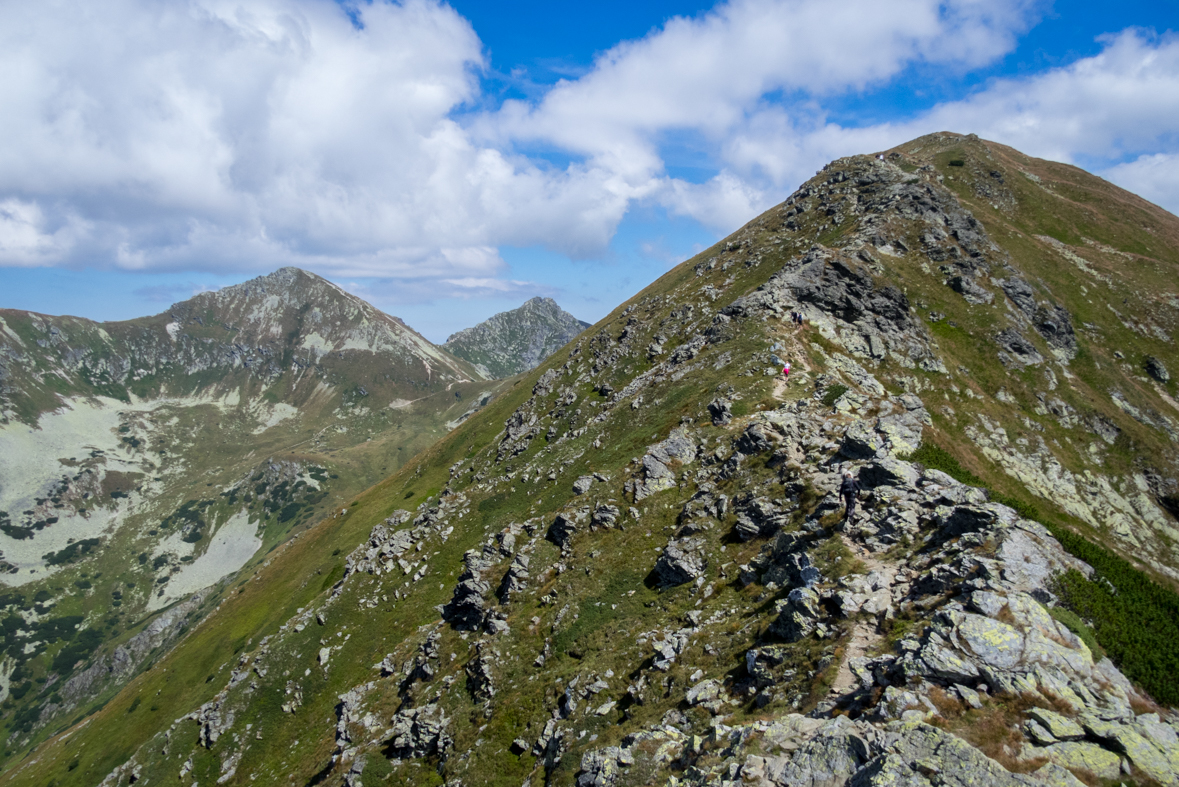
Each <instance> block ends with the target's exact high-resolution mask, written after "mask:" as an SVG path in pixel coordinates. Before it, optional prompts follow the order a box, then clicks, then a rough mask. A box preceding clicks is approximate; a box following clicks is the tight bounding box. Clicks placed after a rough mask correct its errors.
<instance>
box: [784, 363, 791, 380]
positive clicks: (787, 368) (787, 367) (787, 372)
mask: <svg viewBox="0 0 1179 787" xmlns="http://www.w3.org/2000/svg"><path fill="white" fill-rule="evenodd" d="M782 377H783V378H784V379H786V380H789V379H790V361H787V362H786V365H785V366H783V367H782Z"/></svg>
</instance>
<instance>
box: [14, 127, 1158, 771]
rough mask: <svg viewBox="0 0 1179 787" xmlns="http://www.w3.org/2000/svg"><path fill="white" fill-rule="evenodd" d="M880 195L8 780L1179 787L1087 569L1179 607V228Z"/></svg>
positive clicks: (558, 387)
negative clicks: (1169, 363) (1104, 786)
mask: <svg viewBox="0 0 1179 787" xmlns="http://www.w3.org/2000/svg"><path fill="white" fill-rule="evenodd" d="M879 155H881V156H883V158H877V157H876V156H875V155H873V156H854V157H848V158H845V159H840V160H837V161H835V162H832V163H831V164H830V165H828V166H827V167H825V168H824V169H823V170H821V171H820V172H819V173H818V174H817V175H816V176H815V177H814V178H812V179H811V180H810V181H808V182H807V183H805V184H803V185H802V186H801V187H800V188H799V190H798V191H796V192H795V193H794V194H793V195H791V197H790V198H789V199H788V200H787V201H786V202H784V203H783V204H782V205H779V206H776V207H775V208H772V209H771V210H769V211H767V212H766V213H764V214H762V215H761V216H759V217H757V218H755V219H754V220H753V221H751V222H750V223H749V224H747V225H746V226H745V227H743V228H742V229H741V230H739V231H738V232H736V233H734V234H733V235H732V236H730V237H729V238H726V239H725V240H724V241H722V242H721V243H719V244H717V245H716V246H714V247H712V248H710V249H708V250H705V251H704V252H702V253H701V254H700V255H697V256H696V257H694V258H693V259H692V260H689V261H687V262H685V263H684V264H682V265H680V266H677V267H676V268H675V269H673V270H672V271H670V272H668V273H667V274H666V275H664V276H663V277H661V278H660V279H659V280H658V281H656V282H654V283H653V284H652V285H650V286H649V287H648V288H646V289H645V290H644V291H643V292H641V293H639V294H638V295H636V296H635V297H634V298H632V299H630V301H628V302H627V303H626V304H623V305H620V306H619V307H618V308H617V309H615V310H614V311H613V312H612V313H611V314H610V315H608V316H607V317H606V318H604V319H603V320H601V321H600V322H599V323H598V324H597V325H596V326H594V329H592V330H590V331H587V332H585V333H583V334H582V335H581V336H580V338H579V339H578V341H577V342H576V343H575V344H573V345H570V346H567V347H566V349H565V350H563V351H561V352H559V353H557V354H556V355H554V356H552V357H550V358H549V359H548V360H546V361H545V362H544V363H542V364H541V365H540V366H539V367H538V368H536V369H534V370H532V371H531V372H529V373H527V374H525V375H522V376H521V378H520V379H519V380H517V381H515V383H514V384H512V385H509V386H508V387H507V389H506V390H505V392H504V393H503V394H502V395H501V396H499V397H497V398H495V399H493V400H491V401H490V402H489V403H488V405H487V407H486V408H485V409H484V410H482V411H481V412H479V413H476V414H474V415H472V416H471V417H470V418H469V419H467V421H466V423H464V424H463V425H462V426H461V427H460V428H458V429H456V430H455V431H453V432H451V433H450V434H448V435H447V436H446V437H444V438H443V439H442V440H440V441H439V442H438V443H436V444H435V445H433V446H431V447H430V448H429V449H428V450H426V451H425V452H423V453H422V454H421V455H420V456H419V457H417V458H416V459H415V460H414V461H413V462H411V463H409V464H408V465H407V466H406V467H405V468H404V469H402V470H401V471H399V472H398V473H395V474H394V475H392V476H390V477H388V478H387V479H385V480H384V481H382V482H381V483H380V484H378V485H377V486H375V487H373V488H371V489H370V490H368V491H367V492H365V493H363V494H360V495H357V496H356V498H355V499H354V501H353V502H352V504H350V505H349V506H348V507H347V510H346V511H337V512H336V516H334V517H332V518H331V519H330V520H325V522H324V523H323V524H321V525H320V526H318V527H313V528H310V529H308V530H307V531H305V532H304V533H302V534H301V535H300V537H299V538H298V539H296V540H293V541H291V542H290V543H288V544H286V545H285V546H284V547H283V548H282V549H281V550H279V551H277V552H276V554H275V555H274V557H273V563H272V564H271V565H270V566H269V567H267V568H265V569H263V570H262V571H260V572H259V573H258V574H257V575H256V577H255V578H254V579H253V580H251V581H250V582H248V583H246V584H245V585H243V586H242V587H241V588H240V589H239V592H238V593H236V594H234V595H233V596H231V597H230V598H228V599H227V600H226V602H225V606H224V608H223V609H222V610H221V612H220V613H218V614H213V615H210V616H208V617H207V618H206V619H205V622H204V623H203V624H202V626H201V627H200V628H199V629H198V630H197V631H194V632H193V633H192V634H191V635H190V636H189V638H188V639H187V640H186V642H185V643H184V644H183V645H182V646H181V648H180V649H178V650H177V651H174V652H173V653H172V654H170V655H169V656H166V657H164V658H162V659H161V660H160V662H159V663H158V664H157V666H156V667H155V668H154V669H152V670H150V671H147V672H144V673H143V674H142V675H140V676H139V677H138V678H137V679H136V681H134V682H133V683H132V684H131V685H129V686H128V688H127V689H126V690H125V691H124V692H123V693H122V694H120V695H119V696H118V697H116V698H114V699H113V700H112V701H111V702H110V703H108V704H107V705H106V706H105V707H103V708H101V709H98V710H96V711H95V712H94V716H93V717H92V719H91V721H90V722H89V723H88V724H86V725H85V726H83V727H79V728H75V729H73V730H71V731H70V732H69V733H68V734H69V741H70V745H71V746H73V747H79V746H81V744H83V743H85V744H90V746H88V747H87V748H86V749H81V748H73V749H72V752H77V753H76V754H75V753H67V751H68V750H67V749H66V748H65V746H66V744H65V740H64V738H57V739H55V740H53V741H51V742H50V743H49V744H47V745H44V746H42V747H40V748H39V749H38V750H37V751H36V752H35V753H34V754H33V755H32V756H31V757H29V759H28V760H26V762H25V764H24V765H22V766H12V767H11V768H10V769H9V770H7V771H6V775H7V776H9V777H10V778H11V780H12V781H13V783H14V784H25V783H30V784H31V783H35V782H34V780H37V781H38V782H39V781H43V780H44V779H46V778H54V779H57V780H59V783H60V784H70V783H79V784H81V783H94V782H95V781H98V780H104V784H108V785H115V784H119V785H122V784H128V783H131V782H132V781H140V780H145V779H147V780H150V779H152V778H160V779H164V778H169V779H170V778H175V776H174V774H177V773H179V774H180V775H181V777H182V778H186V779H187V778H192V779H194V780H199V781H201V782H207V781H208V780H210V779H211V780H214V781H218V780H219V781H221V782H222V783H228V784H233V783H243V784H245V783H250V782H252V781H254V780H256V779H260V780H262V781H263V782H267V781H270V782H274V781H279V780H288V779H290V778H292V777H293V778H295V779H296V780H297V781H306V782H308V783H317V784H348V785H356V784H358V783H360V782H362V781H365V780H367V781H369V782H370V783H373V782H376V781H382V780H385V781H391V782H394V783H415V784H422V783H435V784H470V785H475V784H512V785H516V784H521V783H531V784H539V783H540V782H541V781H544V782H545V783H546V784H578V785H579V787H590V785H603V786H605V785H620V784H626V783H646V782H648V781H651V780H659V781H668V782H670V780H671V779H672V778H674V779H675V780H676V783H681V784H721V785H737V784H756V785H784V784H798V783H819V782H821V783H823V784H832V785H843V784H849V783H850V784H852V785H856V787H864V786H865V785H881V786H883V785H885V784H895V783H905V784H913V785H922V786H924V785H933V784H952V785H953V784H970V783H979V782H980V781H981V782H983V783H988V784H996V785H1004V787H1006V786H1007V785H1010V787H1017V786H1019V787H1039V786H1040V785H1053V784H1055V785H1063V784H1069V785H1075V784H1077V783H1078V780H1079V779H1084V780H1087V782H1088V783H1090V784H1094V783H1099V782H1100V781H1101V780H1124V781H1128V782H1134V783H1138V784H1151V783H1160V784H1176V783H1179V764H1176V763H1174V762H1173V752H1174V751H1176V750H1179V749H1177V748H1176V745H1175V744H1176V743H1177V742H1179V737H1177V735H1179V717H1177V716H1176V714H1175V712H1174V711H1173V710H1172V709H1168V708H1167V707H1163V706H1160V705H1158V704H1157V703H1156V702H1155V700H1156V699H1160V698H1167V697H1172V696H1174V695H1173V694H1171V693H1170V692H1171V691H1172V685H1173V676H1174V674H1175V673H1174V670H1173V669H1169V668H1168V667H1166V666H1163V667H1162V668H1161V669H1158V668H1157V666H1153V665H1166V664H1169V663H1170V662H1166V661H1158V660H1157V659H1164V660H1165V659H1166V658H1170V657H1168V656H1167V650H1166V648H1155V650H1149V649H1148V650H1146V651H1143V648H1149V647H1155V644H1157V641H1156V642H1155V644H1150V643H1147V644H1146V645H1144V644H1143V640H1133V637H1131V638H1130V639H1127V638H1126V637H1125V636H1123V634H1121V633H1119V631H1117V630H1116V629H1117V626H1114V627H1113V628H1111V626H1110V625H1109V624H1120V626H1121V628H1123V629H1135V628H1138V629H1141V626H1139V625H1138V621H1140V620H1147V619H1151V620H1157V618H1149V617H1147V616H1139V615H1137V613H1136V612H1134V610H1138V609H1153V608H1150V607H1149V604H1150V603H1152V602H1143V601H1142V596H1141V595H1140V594H1139V593H1138V592H1137V591H1134V590H1132V588H1134V587H1138V586H1139V585H1135V583H1143V582H1145V583H1146V585H1149V581H1148V580H1145V578H1144V575H1138V574H1133V573H1130V574H1126V573H1125V572H1123V573H1121V574H1119V573H1118V572H1117V571H1116V570H1114V569H1111V568H1109V566H1114V565H1117V563H1116V560H1114V559H1112V558H1111V557H1109V552H1108V551H1103V550H1102V548H1101V547H1097V546H1095V545H1094V544H1092V543H1090V545H1089V546H1087V547H1086V546H1084V544H1086V543H1089V542H1087V541H1085V538H1087V539H1090V541H1092V542H1096V543H1100V544H1104V545H1106V546H1107V547H1109V548H1111V549H1114V550H1116V551H1118V552H1120V553H1121V554H1122V555H1124V556H1126V557H1128V558H1130V559H1132V560H1134V561H1137V563H1138V565H1140V566H1142V567H1143V568H1145V569H1147V570H1148V571H1150V572H1151V573H1152V574H1154V576H1155V577H1156V578H1157V579H1158V580H1160V581H1161V582H1163V583H1168V582H1172V581H1173V578H1174V576H1175V574H1174V566H1175V565H1176V553H1175V541H1174V537H1173V536H1172V535H1170V533H1171V531H1172V530H1173V529H1174V527H1175V520H1174V516H1173V513H1170V512H1169V511H1168V509H1167V508H1166V506H1165V505H1163V503H1164V502H1165V500H1166V498H1167V496H1168V495H1169V494H1172V492H1170V491H1169V490H1171V489H1172V486H1173V484H1174V477H1175V475H1176V453H1175V444H1176V441H1175V439H1174V438H1173V437H1172V435H1171V429H1172V428H1173V427H1174V415H1171V414H1170V411H1171V410H1179V407H1176V406H1175V405H1173V401H1174V399H1175V396H1174V385H1175V382H1174V380H1173V379H1170V378H1169V375H1164V374H1161V373H1158V371H1157V367H1154V366H1152V365H1151V364H1150V362H1149V361H1148V360H1147V359H1148V358H1154V359H1155V361H1159V360H1160V359H1163V361H1165V360H1166V359H1169V358H1170V357H1173V353H1168V348H1169V346H1170V345H1171V344H1172V343H1173V341H1174V331H1175V327H1176V320H1177V318H1179V298H1176V294H1175V291H1174V281H1175V280H1176V278H1175V276H1174V273H1175V272H1176V269H1177V268H1179V259H1177V258H1176V254H1175V251H1174V248H1173V247H1171V246H1168V245H1167V244H1160V243H1159V241H1158V240H1157V239H1158V238H1160V237H1162V238H1166V237H1170V236H1172V235H1173V234H1174V233H1175V232H1176V231H1177V230H1179V220H1177V219H1175V218H1174V217H1171V216H1169V215H1168V214H1159V213H1157V212H1154V211H1152V210H1150V209H1149V208H1146V207H1144V206H1142V205H1140V204H1134V202H1133V201H1132V200H1128V201H1127V200H1123V201H1122V202H1120V203H1118V202H1114V203H1109V202H1108V201H1107V202H1104V203H1103V202H1102V197H1101V195H1102V193H1103V192H1105V191H1108V190H1110V189H1112V187H1110V186H1109V185H1108V184H1104V183H1103V182H1101V181H1100V180H1099V179H1097V178H1093V177H1092V176H1088V175H1084V173H1080V172H1079V171H1077V170H1074V169H1073V168H1067V167H1064V166H1063V165H1055V164H1052V163H1051V162H1043V161H1039V160H1034V159H1030V158H1028V157H1026V156H1023V155H1022V154H1018V153H1017V152H1014V151H1011V150H1010V149H1005V148H1002V147H1001V146H997V145H994V144H992V143H986V142H983V141H981V140H979V139H978V138H977V137H973V136H971V135H967V136H962V135H957V134H949V133H941V134H934V135H929V136H927V137H923V138H921V139H918V140H914V141H912V142H909V143H906V144H904V145H901V146H898V147H897V148H895V149H893V150H891V151H886V152H884V153H883V154H879ZM1109 193H1112V194H1114V195H1115V196H1116V194H1117V192H1116V191H1110V192H1109ZM1095 204H1096V205H1101V206H1102V210H1098V209H1096V208H1094V207H1092V206H1093V205H1095ZM1119 205H1120V206H1121V207H1119ZM1144 214H1145V215H1144ZM1144 225H1145V226H1146V227H1148V228H1149V231H1147V232H1145V233H1144V234H1143V233H1141V232H1140V231H1139V229H1136V228H1141V227H1142V226H1144ZM1159 245H1161V246H1162V248H1158V246H1159ZM1131 297H1133V298H1134V299H1135V304H1136V306H1135V309H1134V310H1133V313H1130V310H1129V309H1121V310H1119V309H1118V308H1117V306H1116V304H1117V303H1118V302H1119V301H1121V300H1125V301H1126V302H1127V303H1128V302H1129V300H1130V298H1131ZM791 313H800V314H802V315H803V318H804V324H803V325H802V326H798V325H796V324H795V323H794V322H792V321H791V320H790V319H789V316H790V314H791ZM1066 326H1067V327H1068V328H1069V329H1070V330H1066V329H1065V328H1066ZM783 360H790V361H791V362H792V365H793V367H794V370H793V371H792V372H791V377H790V379H789V380H783V379H782V376H781V362H782V361H783ZM1163 365H1164V366H1165V363H1164V364H1163ZM1150 368H1155V372H1154V373H1152V372H1150V371H1149V369H1150ZM1162 377H1167V379H1166V380H1161V379H1159V378H1162ZM845 472H847V473H851V474H852V475H853V477H855V478H857V479H858V481H859V483H860V484H861V486H862V487H863V488H864V493H863V500H862V501H861V502H862V507H861V511H860V513H859V514H858V515H857V516H856V517H855V518H852V519H847V518H845V517H844V516H843V506H844V501H843V500H842V499H841V496H840V493H839V487H840V484H841V480H842V478H843V473H845ZM845 520H846V521H845ZM1078 534H1083V536H1084V538H1082V537H1081V535H1078ZM1062 540H1063V541H1064V542H1067V545H1068V548H1067V549H1066V548H1065V546H1066V545H1062ZM333 550H334V551H333ZM1077 552H1082V553H1084V554H1086V555H1087V557H1086V558H1085V560H1086V561H1089V562H1082V561H1081V559H1080V558H1078V557H1077ZM321 577H322V580H321V579H320V578H321ZM1126 577H1137V578H1134V579H1132V580H1127V579H1126ZM1111 578H1112V579H1111ZM436 580H437V581H436ZM1112 582H1117V583H1118V588H1119V592H1118V593H1117V594H1116V595H1117V596H1118V597H1119V598H1120V601H1119V602H1118V603H1122V604H1124V605H1126V606H1123V607H1121V608H1117V609H1115V608H1112V607H1108V606H1107V607H1101V606H1100V605H1098V606H1094V605H1095V604H1098V602H1100V603H1101V604H1104V603H1105V601H1104V600H1103V599H1108V598H1113V596H1110V595H1109V594H1108V593H1107V591H1106V590H1103V588H1105V587H1106V585H1105V584H1103V583H1107V584H1109V585H1110V587H1113V584H1111V583H1112ZM1155 588H1156V590H1154V591H1150V592H1149V593H1147V594H1146V595H1148V596H1149V595H1151V594H1154V595H1153V596H1152V597H1157V598H1160V599H1168V598H1172V597H1173V596H1174V593H1173V591H1167V590H1166V589H1165V588H1164V587H1159V586H1155ZM1103 593H1106V595H1102V594H1103ZM1167 593H1170V594H1171V595H1170V596H1168V595H1167ZM1144 603H1145V604H1146V605H1147V606H1146V607H1142V606H1141V605H1142V604H1144ZM1159 603H1162V604H1165V603H1168V602H1165V601H1163V602H1159ZM1136 604H1138V605H1140V606H1138V607H1136V606H1134V605H1136ZM1111 609H1115V613H1114V614H1109V612H1108V611H1109V610H1111ZM1094 610H1103V611H1102V612H1100V613H1098V612H1095V611H1094ZM1119 616H1120V618H1121V619H1120V620H1119V619H1118V618H1119ZM1172 623H1173V621H1172ZM1159 625H1160V626H1165V625H1166V618H1165V617H1164V618H1162V619H1161V622H1160V623H1159ZM1160 631H1161V629H1160ZM1137 633H1143V632H1141V631H1139V632H1137ZM1163 636H1164V640H1165V638H1166V636H1167V635H1166V633H1165V632H1163ZM223 643H233V644H234V645H233V653H232V654H230V653H229V652H228V649H227V648H225V647H224V644H223ZM1135 643H1137V644H1135ZM1102 648H1108V649H1109V651H1110V654H1111V655H1112V656H1113V658H1115V659H1116V660H1117V661H1118V662H1119V663H1118V664H1115V663H1114V661H1113V660H1111V659H1110V658H1107V657H1104V656H1103V655H1102V653H1101V649H1102ZM1136 648H1137V650H1136ZM1172 655H1173V654H1172ZM1142 656H1147V657H1148V658H1146V659H1142V658H1140V657H1142ZM1151 658H1154V659H1156V661H1154V662H1151V660H1150V659H1151ZM1130 675H1132V676H1134V677H1133V678H1132V680H1131V679H1130V678H1128V677H1127V676H1130ZM1168 681H1171V682H1170V683H1169V682H1168ZM1144 686H1151V687H1152V688H1151V689H1149V690H1148V689H1146V688H1144ZM1152 693H1153V694H1154V695H1155V697H1154V698H1153V699H1152V696H1151V695H1152ZM140 697H144V698H151V697H157V698H161V699H159V700H153V703H155V702H159V708H158V710H155V711H153V710H149V709H147V708H146V707H141V706H140V703H139V701H138V698H140ZM1172 701H1173V700H1170V699H1164V702H1166V703H1170V702H1172ZM159 711H164V713H163V714H162V716H163V717H162V718H161V717H160V715H157V714H159ZM170 720H172V721H170Z"/></svg>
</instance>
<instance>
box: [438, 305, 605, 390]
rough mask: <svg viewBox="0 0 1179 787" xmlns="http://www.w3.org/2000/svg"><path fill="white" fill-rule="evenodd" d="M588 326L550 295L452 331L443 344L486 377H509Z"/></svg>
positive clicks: (558, 347) (548, 353)
mask: <svg viewBox="0 0 1179 787" xmlns="http://www.w3.org/2000/svg"><path fill="white" fill-rule="evenodd" d="M588 327H589V323H587V322H583V321H581V320H579V319H577V318H576V317H574V316H573V315H572V314H569V313H568V312H566V311H564V310H563V309H562V308H561V307H560V306H558V305H557V302H556V301H554V300H553V299H552V298H541V297H536V298H532V299H531V300H528V301H526V302H525V303H524V305H522V306H521V307H520V308H518V309H513V310H512V311H507V312H500V313H499V314H497V315H495V316H494V317H492V318H491V319H489V320H486V321H485V322H481V323H479V324H478V325H476V326H474V327H472V328H467V329H465V330H462V331H459V332H458V333H455V334H452V335H451V336H450V338H448V339H447V340H446V344H444V345H443V347H445V348H446V349H447V350H449V351H450V352H451V353H452V354H454V355H457V356H458V357H459V358H462V359H464V360H466V361H469V362H470V363H471V364H473V365H474V366H475V367H476V368H477V369H479V370H480V371H481V372H483V373H485V374H486V375H487V376H488V377H495V378H503V377H511V376H512V375H515V374H520V373H521V372H526V371H528V370H529V369H532V368H535V367H536V366H538V365H539V364H540V363H541V362H542V361H543V360H544V359H545V358H548V357H549V356H550V355H552V354H553V353H554V352H556V351H557V350H558V349H560V348H561V347H563V346H565V345H566V344H568V343H569V342H570V341H571V340H572V339H573V338H574V337H575V336H577V334H579V333H581V332H582V331H583V330H585V329H586V328H588Z"/></svg>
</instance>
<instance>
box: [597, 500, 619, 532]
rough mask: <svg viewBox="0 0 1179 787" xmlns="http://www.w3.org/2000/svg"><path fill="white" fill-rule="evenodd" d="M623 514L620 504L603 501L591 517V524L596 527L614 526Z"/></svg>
mask: <svg viewBox="0 0 1179 787" xmlns="http://www.w3.org/2000/svg"><path fill="white" fill-rule="evenodd" d="M621 515H622V512H621V511H620V510H619V508H618V506H613V505H610V504H609V503H603V504H602V505H600V506H598V507H597V508H595V509H594V513H593V516H591V517H590V524H591V525H593V526H594V527H614V525H615V524H616V523H617V522H618V517H620V516H621Z"/></svg>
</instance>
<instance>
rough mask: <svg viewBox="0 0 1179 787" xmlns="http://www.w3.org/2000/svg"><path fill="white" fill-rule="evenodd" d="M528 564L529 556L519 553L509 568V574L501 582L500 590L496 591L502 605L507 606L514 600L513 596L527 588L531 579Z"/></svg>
mask: <svg viewBox="0 0 1179 787" xmlns="http://www.w3.org/2000/svg"><path fill="white" fill-rule="evenodd" d="M528 562H529V558H528V555H525V554H524V553H522V552H521V553H517V554H516V556H515V557H513V558H512V564H511V565H510V566H508V570H507V573H505V574H504V576H503V579H502V580H500V583H499V588H498V590H496V596H497V597H498V598H499V600H500V603H501V604H507V603H508V602H510V601H511V600H512V594H514V593H519V592H520V591H521V590H523V589H524V588H525V587H527V585H528V578H529V574H528Z"/></svg>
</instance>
